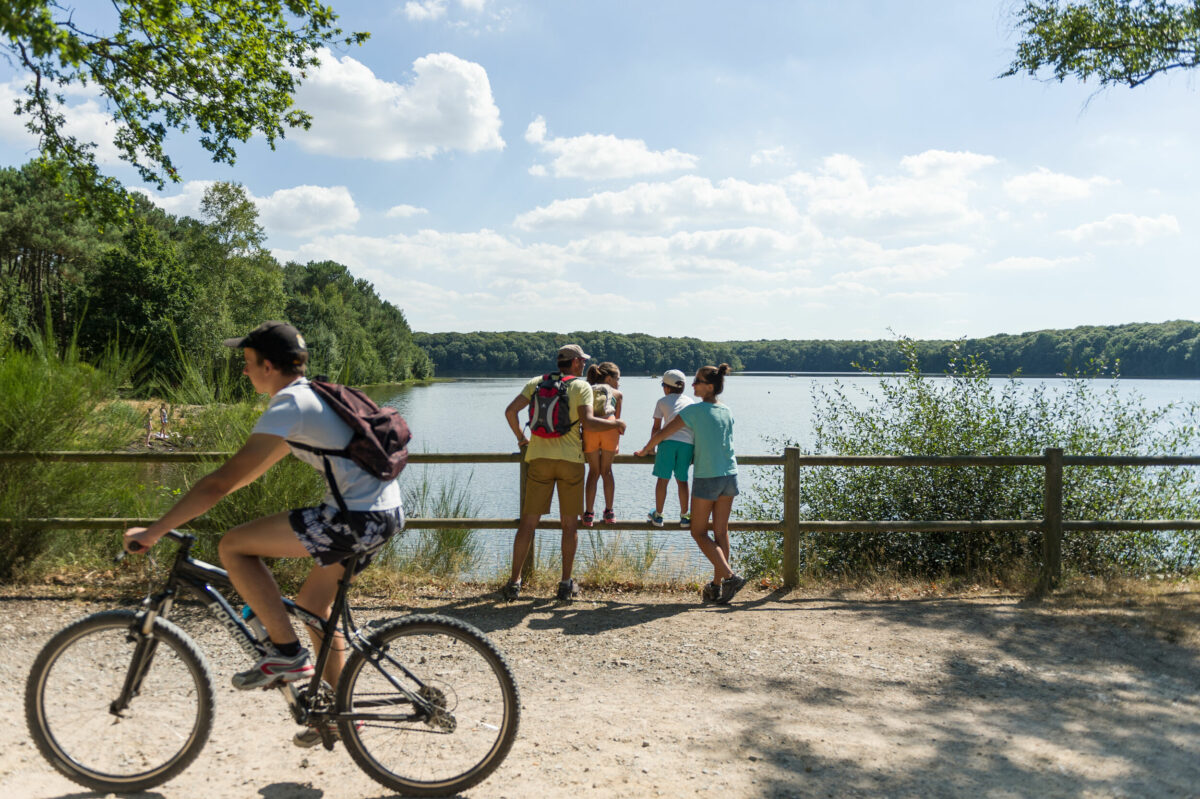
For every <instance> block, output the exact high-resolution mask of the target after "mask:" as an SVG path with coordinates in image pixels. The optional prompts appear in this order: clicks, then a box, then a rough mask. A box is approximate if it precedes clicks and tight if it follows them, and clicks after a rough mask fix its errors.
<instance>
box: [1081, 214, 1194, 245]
mask: <svg viewBox="0 0 1200 799" xmlns="http://www.w3.org/2000/svg"><path fill="white" fill-rule="evenodd" d="M1059 232H1060V233H1061V234H1062V235H1064V236H1066V237H1067V238H1069V239H1071V240H1072V241H1077V242H1087V243H1090V244H1145V243H1146V242H1147V241H1149V240H1150V239H1154V238H1158V237H1160V236H1171V235H1178V234H1179V233H1180V229H1179V220H1178V219H1176V218H1175V217H1174V216H1172V215H1171V214H1160V215H1159V216H1154V217H1151V216H1135V215H1134V214H1110V215H1108V216H1106V217H1105V218H1104V219H1102V220H1100V221H1099V222H1088V223H1087V224H1084V225H1080V226H1079V227H1077V228H1073V229H1071V230H1063V231H1059Z"/></svg>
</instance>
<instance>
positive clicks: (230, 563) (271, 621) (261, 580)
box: [218, 512, 309, 644]
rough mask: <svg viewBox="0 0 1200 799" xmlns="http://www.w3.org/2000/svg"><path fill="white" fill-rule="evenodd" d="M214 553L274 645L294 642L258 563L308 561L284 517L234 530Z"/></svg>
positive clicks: (266, 573)
mask: <svg viewBox="0 0 1200 799" xmlns="http://www.w3.org/2000/svg"><path fill="white" fill-rule="evenodd" d="M218 550H219V551H220V554H221V563H222V565H224V567H225V570H226V571H228V572H229V579H230V581H232V582H233V587H234V588H236V589H237V592H238V593H239V594H241V595H242V599H244V600H246V602H247V603H248V604H249V605H250V607H251V608H253V609H254V612H255V613H256V614H257V615H258V618H259V619H260V620H261V621H262V623H263V626H265V627H266V628H267V634H268V635H270V636H271V640H272V641H274V642H275V643H277V644H290V643H293V642H296V641H298V640H299V639H298V638H297V637H296V632H295V630H293V629H292V624H291V621H290V620H289V619H288V615H287V611H286V610H284V607H283V597H282V595H281V594H280V592H279V586H278V585H277V584H276V583H275V578H274V577H273V576H272V575H271V571H270V570H269V569H268V568H267V565H266V564H265V563H263V562H262V559H263V558H264V557H267V558H307V557H309V554H308V550H306V549H305V548H304V544H302V543H300V539H299V538H297V537H296V532H295V530H293V529H292V525H291V523H289V522H288V514H287V513H286V512H284V513H276V514H272V515H271V516H264V517H263V518H261V519H255V520H254V521H252V522H247V523H245V524H241V525H238V526H237V527H234V528H233V529H232V530H230V531H229V532H227V533H226V534H225V535H224V536H223V537H222V538H221V542H220V544H219V545H218Z"/></svg>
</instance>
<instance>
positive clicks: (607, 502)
mask: <svg viewBox="0 0 1200 799" xmlns="http://www.w3.org/2000/svg"><path fill="white" fill-rule="evenodd" d="M587 381H588V385H590V386H591V387H592V415H593V416H594V417H596V418H597V419H620V418H621V401H622V399H623V395H622V394H621V392H620V391H619V390H618V389H617V386H619V385H620V383H621V370H620V369H618V368H617V365H616V364H615V363H613V362H611V361H605V362H604V363H599V364H592V365H591V366H589V367H588V371H587ZM621 432H622V431H620V430H600V431H593V430H584V431H583V457H584V460H585V461H587V467H588V473H587V481H586V483H585V484H584V499H585V503H584V504H585V506H586V507H585V508H584V511H583V526H584V527H591V526H592V524H593V522H594V520H595V517H596V514H595V512H594V511H593V508H594V507H595V505H596V486H597V484H598V483H599V482H600V481H601V480H603V481H604V516H603V517H602V518H603V520H604V523H605V524H612V523H613V522H614V521H615V520H616V514H615V512H614V511H613V498H614V497H615V496H616V492H617V487H616V482H615V481H614V480H613V470H612V465H613V458H615V457H617V450H618V449H619V448H620V442H621Z"/></svg>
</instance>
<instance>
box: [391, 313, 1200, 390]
mask: <svg viewBox="0 0 1200 799" xmlns="http://www.w3.org/2000/svg"><path fill="white" fill-rule="evenodd" d="M413 341H414V343H416V344H417V345H418V346H420V347H421V348H423V349H424V350H425V351H426V352H427V353H428V354H429V357H430V358H431V359H432V360H433V363H434V367H435V369H436V370H437V372H438V374H441V375H472V374H497V373H500V374H509V373H511V374H536V373H538V372H544V371H546V370H547V369H548V368H550V365H551V364H552V363H553V360H554V354H555V351H556V350H557V349H558V347H559V346H561V345H562V344H564V343H568V342H573V343H577V344H580V345H581V346H583V348H584V349H585V350H586V351H587V352H588V353H589V354H590V355H592V356H593V357H594V358H596V359H599V360H605V361H613V362H614V363H616V364H617V365H618V366H620V367H621V369H622V370H623V371H625V372H628V373H630V374H639V373H641V374H659V373H661V372H663V371H665V370H667V369H683V370H684V371H686V372H691V371H694V370H695V369H697V368H699V367H700V366H703V365H705V364H718V363H721V362H722V361H724V362H726V363H728V364H729V365H730V366H732V367H733V368H735V369H740V370H747V371H764V372H852V371H856V369H857V366H862V367H868V368H874V369H879V370H881V371H885V372H890V371H900V370H903V369H904V368H905V362H904V359H903V357H902V355H901V352H900V347H899V342H898V341H895V340H891V341H885V340H879V341H825V340H807V341H787V340H759V341H719V342H711V341H701V340H699V339H694V338H657V337H655V336H647V335H643V334H633V335H622V334H620V333H609V332H595V331H591V332H575V333H546V332H538V333H519V332H505V333H414V334H413ZM915 344H916V347H917V351H918V353H920V358H921V367H922V369H924V370H925V371H928V372H940V371H943V370H945V369H946V367H947V365H948V364H949V363H950V361H951V360H953V359H955V358H963V357H969V356H974V357H976V358H978V359H980V360H983V361H985V362H986V363H987V364H988V365H989V367H990V368H991V371H992V373H993V374H997V375H1008V374H1014V373H1017V372H1020V373H1022V374H1026V375H1056V374H1093V373H1100V372H1103V373H1107V374H1120V375H1122V376H1125V377H1184V378H1200V323H1196V322H1188V321H1174V322H1163V323H1160V324H1128V325H1117V326H1113V327H1076V328H1072V329H1069V330H1037V331H1033V332H1030V333H1020V334H1017V335H999V336H988V337H987V338H977V339H960V340H955V341H933V340H931V341H917V342H915Z"/></svg>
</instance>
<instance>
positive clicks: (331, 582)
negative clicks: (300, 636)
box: [296, 561, 346, 685]
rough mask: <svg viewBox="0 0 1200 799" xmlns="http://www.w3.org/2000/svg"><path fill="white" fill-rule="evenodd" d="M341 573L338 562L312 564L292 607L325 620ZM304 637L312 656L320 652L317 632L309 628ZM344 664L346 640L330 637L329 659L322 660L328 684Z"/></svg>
mask: <svg viewBox="0 0 1200 799" xmlns="http://www.w3.org/2000/svg"><path fill="white" fill-rule="evenodd" d="M345 571H346V567H345V566H343V565H342V564H341V563H335V564H333V565H331V566H322V565H320V564H319V563H317V562H316V561H313V568H312V571H310V572H309V573H308V577H307V578H306V579H305V580H304V585H302V586H300V591H299V593H297V594H296V604H298V605H300V606H301V607H302V608H304V609H306V610H309V611H312V612H313V613H316V614H317V615H318V616H323V617H325V618H329V614H330V613H331V612H332V611H333V600H334V598H335V597H336V596H337V589H338V580H340V579H342V575H343V574H344V573H345ZM308 635H309V637H310V638H311V639H312V642H313V654H314V656H315V654H316V653H317V652H318V651H320V649H321V639H322V635H321V630H320V629H319V628H316V627H309V628H308ZM344 665H346V639H345V638H343V637H342V634H341V633H340V632H339V633H335V634H334V639H333V645H332V647H331V648H330V650H329V659H328V660H326V661H325V673H324V675H322V676H324V678H325V681H326V682H328V683H329V684H330V685H337V680H338V675H340V674H341V673H342V667H343V666H344Z"/></svg>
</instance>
